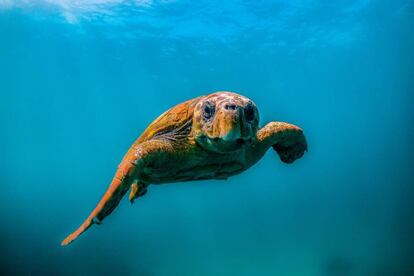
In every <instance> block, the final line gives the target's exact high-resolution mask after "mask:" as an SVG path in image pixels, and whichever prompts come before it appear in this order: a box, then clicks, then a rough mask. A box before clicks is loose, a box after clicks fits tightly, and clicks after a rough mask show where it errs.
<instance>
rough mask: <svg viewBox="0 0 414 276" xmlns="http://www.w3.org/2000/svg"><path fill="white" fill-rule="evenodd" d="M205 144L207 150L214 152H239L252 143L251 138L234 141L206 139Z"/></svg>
mask: <svg viewBox="0 0 414 276" xmlns="http://www.w3.org/2000/svg"><path fill="white" fill-rule="evenodd" d="M205 140H206V142H207V145H208V146H209V148H214V149H215V150H216V151H222V152H229V151H236V150H240V149H242V148H243V147H246V146H248V145H250V144H251V143H252V138H237V139H235V140H224V139H223V138H220V137H214V138H210V137H206V139H205Z"/></svg>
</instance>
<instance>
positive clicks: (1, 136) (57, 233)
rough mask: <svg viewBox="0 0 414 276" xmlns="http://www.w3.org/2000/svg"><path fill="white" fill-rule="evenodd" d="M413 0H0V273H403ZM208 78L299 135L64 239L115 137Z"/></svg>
mask: <svg viewBox="0 0 414 276" xmlns="http://www.w3.org/2000/svg"><path fill="white" fill-rule="evenodd" d="M413 21H414V2H413V1H410V0H397V1H391V0H389V1H387V0H353V1H314V0H292V1H287V0H278V1H215V0H214V1H152V0H137V1H121V0H89V1H80V0H75V1H70V0H38V1H17V0H16V1H13V0H0V123H1V130H0V156H1V157H0V184H1V186H0V188H1V192H0V223H1V224H0V225H1V227H0V251H1V256H0V274H1V275H332V276H348V275H349V276H350V275H414V262H413V260H414V249H413V248H414V246H413V238H412V235H413V233H414V219H413V218H414V204H413V202H414V201H413V198H414V197H413V190H414V189H413V183H414V166H413V164H414V156H413V152H414V151H413V150H414V146H413V141H414V120H413V119H414V111H413V103H414V30H413V26H414V24H413V23H414V22H413ZM217 90H229V91H234V92H237V93H241V94H243V95H245V96H248V97H250V98H251V99H252V100H253V101H255V102H256V104H257V105H258V107H259V110H260V116H261V124H262V125H264V124H265V123H267V122H269V121H286V122H290V123H294V124H297V125H299V126H301V127H302V128H303V129H304V132H305V135H306V137H307V139H308V144H309V151H308V152H307V153H306V154H305V155H304V156H303V158H302V159H299V160H297V161H296V162H295V163H293V164H291V165H287V164H284V163H282V162H281V161H280V160H279V158H278V156H277V155H276V154H275V153H274V152H273V151H271V150H270V151H268V153H267V154H266V155H265V157H264V158H263V159H262V160H260V161H259V162H258V163H257V164H256V165H255V166H254V167H252V168H251V169H249V170H248V171H246V172H244V173H243V174H240V175H237V176H235V177H232V178H230V179H228V180H227V181H218V180H217V181H199V182H187V183H175V184H169V185H160V186H150V187H149V191H148V193H147V194H146V195H145V196H144V197H142V198H139V199H138V200H137V201H136V202H135V203H134V205H132V206H131V205H130V203H129V201H128V200H127V198H124V200H123V201H122V202H121V204H120V205H119V206H118V208H117V209H116V210H115V211H114V212H113V213H112V215H111V216H109V217H108V218H106V219H105V221H104V223H103V225H102V226H96V225H94V226H93V227H92V228H90V229H89V230H88V231H87V232H86V233H85V234H83V235H82V236H81V237H80V238H79V239H78V240H76V241H75V242H74V243H73V244H71V245H70V246H68V247H61V246H60V242H61V240H62V239H63V238H64V237H65V236H66V235H67V234H69V233H70V232H72V231H74V230H75V229H76V228H77V227H78V226H79V225H80V223H81V222H83V220H84V219H85V218H86V217H87V216H88V215H89V213H90V211H91V210H92V209H93V208H94V207H95V205H96V204H97V202H98V200H99V199H100V197H101V196H102V194H103V193H104V191H105V190H106V188H107V186H108V185H109V183H110V181H111V179H112V177H113V174H114V172H115V170H116V168H117V165H118V163H119V162H120V161H121V159H122V157H123V154H124V153H126V151H127V149H128V148H129V146H130V145H131V144H132V143H133V141H134V140H135V139H136V138H137V137H138V136H139V135H140V133H141V132H142V131H143V130H144V129H145V128H146V126H147V125H148V124H149V123H150V122H151V121H152V120H153V119H155V118H156V117H157V116H158V115H160V114H161V113H162V112H164V111H165V110H167V109H168V108H170V107H172V106H173V105H175V104H178V103H180V102H183V101H185V100H187V99H190V98H194V97H196V96H199V95H203V94H208V93H211V92H214V91H217Z"/></svg>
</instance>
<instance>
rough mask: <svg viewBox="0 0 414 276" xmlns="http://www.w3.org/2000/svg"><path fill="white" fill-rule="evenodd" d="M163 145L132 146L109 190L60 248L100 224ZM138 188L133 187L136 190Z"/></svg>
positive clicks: (136, 193)
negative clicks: (94, 225)
mask: <svg viewBox="0 0 414 276" xmlns="http://www.w3.org/2000/svg"><path fill="white" fill-rule="evenodd" d="M165 148H166V146H165V143H163V142H160V141H147V142H144V143H142V144H139V145H133V146H132V147H131V149H130V150H129V151H128V153H127V154H126V155H125V157H124V159H123V160H122V162H121V164H120V165H119V166H118V170H117V171H116V174H115V176H114V178H113V180H112V182H111V184H110V185H109V188H108V189H107V191H106V192H105V194H104V195H103V197H102V199H101V200H100V201H99V203H98V205H97V206H96V207H95V209H94V210H93V211H92V213H91V214H90V215H89V217H88V218H87V219H86V220H85V222H84V223H82V225H81V226H80V227H79V228H78V229H77V230H76V231H75V232H73V233H72V234H70V235H69V236H67V237H66V238H65V239H64V240H63V241H62V243H61V245H62V246H65V245H68V244H69V243H71V242H72V241H74V240H75V239H76V238H77V237H79V235H81V234H82V233H83V232H85V231H86V230H87V229H88V228H89V227H91V226H92V224H100V223H101V221H102V220H103V219H104V218H105V217H106V216H108V215H109V214H110V213H112V211H113V210H114V209H115V208H116V206H118V204H119V202H120V201H121V199H122V197H123V196H124V195H125V193H126V192H127V191H128V189H129V188H130V186H131V184H132V185H133V184H136V183H137V182H136V181H135V180H136V179H137V178H139V176H140V171H143V170H144V166H145V163H146V161H147V160H148V159H150V158H151V157H152V156H153V154H154V153H155V154H157V152H159V151H160V150H163V149H165ZM136 188H138V187H134V186H133V189H136ZM144 193H145V190H142V191H139V192H138V190H136V191H135V193H132V196H133V198H135V197H138V196H141V195H143V194H144Z"/></svg>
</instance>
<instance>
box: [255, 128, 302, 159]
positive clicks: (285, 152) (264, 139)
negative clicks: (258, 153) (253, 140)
mask: <svg viewBox="0 0 414 276" xmlns="http://www.w3.org/2000/svg"><path fill="white" fill-rule="evenodd" d="M257 141H258V145H259V148H262V149H264V151H266V150H267V149H268V148H269V147H270V146H272V147H273V149H274V150H275V151H276V152H277V154H278V155H279V157H280V160H282V161H283V162H285V163H292V162H293V161H295V160H296V159H299V158H301V157H302V156H303V154H304V152H305V151H307V150H308V145H307V143H306V138H305V136H304V135H303V131H302V129H301V128H299V127H297V126H295V125H292V124H288V123H283V122H271V123H268V124H267V125H266V126H264V127H263V128H261V129H260V130H259V131H258V132H257Z"/></svg>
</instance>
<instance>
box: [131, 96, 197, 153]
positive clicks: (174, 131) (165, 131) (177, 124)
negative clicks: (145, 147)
mask: <svg viewBox="0 0 414 276" xmlns="http://www.w3.org/2000/svg"><path fill="white" fill-rule="evenodd" d="M201 98H203V96H202V97H198V98H194V99H191V100H188V101H186V102H183V103H180V104H178V105H176V106H174V107H172V108H170V109H169V110H167V111H165V112H164V113H163V114H161V115H160V116H159V117H158V118H157V119H155V120H154V121H153V122H152V123H151V124H150V125H149V126H148V127H147V128H146V129H145V131H144V132H143V133H142V134H141V136H140V137H139V138H138V139H137V140H136V141H135V143H134V145H137V144H140V143H142V142H145V141H148V140H151V139H154V138H162V139H168V140H173V141H176V140H179V139H181V138H187V137H188V135H189V134H190V132H191V126H192V118H193V113H194V108H195V106H196V104H197V103H198V101H199V100H200V99H201Z"/></svg>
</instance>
